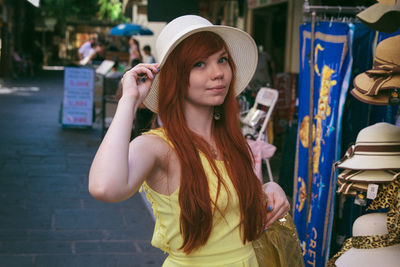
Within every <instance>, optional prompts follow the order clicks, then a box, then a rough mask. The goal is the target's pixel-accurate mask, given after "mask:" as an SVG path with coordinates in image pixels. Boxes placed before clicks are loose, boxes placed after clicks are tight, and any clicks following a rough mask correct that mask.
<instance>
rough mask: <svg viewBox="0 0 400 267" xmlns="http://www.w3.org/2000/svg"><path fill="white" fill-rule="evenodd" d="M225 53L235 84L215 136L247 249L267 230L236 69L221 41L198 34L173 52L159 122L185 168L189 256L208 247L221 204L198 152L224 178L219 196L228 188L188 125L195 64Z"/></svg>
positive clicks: (183, 219) (182, 194) (163, 78)
mask: <svg viewBox="0 0 400 267" xmlns="http://www.w3.org/2000/svg"><path fill="white" fill-rule="evenodd" d="M223 48H225V50H226V51H227V52H228V62H229V65H230V66H231V69H232V73H233V78H232V82H231V84H230V88H229V92H228V94H227V97H226V99H225V101H224V103H223V104H222V105H221V107H220V108H221V110H222V114H223V115H222V118H221V119H220V120H218V121H216V120H214V125H213V136H214V140H215V142H216V145H217V148H218V150H219V151H220V152H221V155H222V156H223V160H224V163H225V166H226V169H227V172H228V174H229V177H230V179H231V181H232V183H233V185H234V187H235V190H236V193H237V194H238V197H239V203H240V204H239V205H240V218H241V226H240V227H241V233H242V240H243V243H245V242H246V241H252V240H255V239H256V238H257V237H258V236H259V235H260V234H261V233H262V231H263V228H264V224H265V207H264V202H263V192H262V187H261V184H260V182H259V180H258V179H257V177H256V175H255V174H254V172H253V167H252V166H253V165H252V164H253V163H252V156H251V154H250V149H249V147H248V145H247V142H246V140H245V138H244V137H243V135H242V132H241V128H240V121H239V116H238V114H239V105H238V103H237V99H236V96H235V94H234V90H233V85H234V83H235V70H236V67H235V64H234V62H233V60H232V58H231V56H230V54H229V50H228V48H227V46H226V44H225V42H224V41H223V39H222V38H221V37H220V36H219V35H217V34H215V33H212V32H199V33H195V34H193V35H191V36H190V37H188V38H186V39H185V40H184V41H182V42H181V43H180V44H179V45H178V46H177V47H176V48H175V49H174V50H173V51H172V52H171V54H170V55H169V57H168V59H167V60H166V62H165V64H164V66H163V67H162V71H161V72H160V74H159V75H160V84H159V88H160V92H159V94H160V95H159V106H158V110H159V116H160V119H161V121H162V123H163V127H164V128H165V129H166V134H167V136H168V138H169V140H171V142H172V144H173V145H174V148H175V151H176V153H177V156H178V158H179V161H180V165H181V179H180V189H179V205H180V208H181V214H180V229H181V233H182V236H183V244H182V247H181V249H183V251H184V252H185V253H190V252H191V251H193V250H194V249H196V248H199V247H200V246H202V245H204V244H205V243H206V242H207V240H208V238H209V236H210V233H211V229H212V226H213V213H214V211H215V210H214V209H213V207H214V208H217V207H216V200H212V199H211V197H210V193H209V187H208V182H207V177H206V174H205V172H204V169H203V166H202V163H201V160H200V156H199V152H198V150H200V151H202V152H203V153H204V154H205V155H206V157H207V159H208V161H209V162H210V164H211V166H212V168H213V170H214V172H215V173H216V175H217V177H218V188H217V192H218V193H219V192H220V189H221V186H224V187H225V184H224V182H223V180H222V178H221V175H220V174H219V172H218V168H217V167H216V165H215V161H214V155H213V153H212V150H211V148H210V146H209V145H208V144H207V142H206V141H205V140H204V139H203V138H201V137H200V136H199V135H197V134H195V133H194V132H192V131H191V130H190V129H189V128H188V126H187V124H186V121H185V115H184V112H183V111H184V109H183V106H184V99H185V94H186V92H187V88H188V86H189V75H190V71H191V69H192V68H193V66H194V64H195V63H196V62H197V61H199V60H200V59H202V58H205V57H208V56H210V55H212V54H214V53H216V52H218V51H220V50H221V49H223ZM218 193H217V198H218ZM217 209H218V208H217Z"/></svg>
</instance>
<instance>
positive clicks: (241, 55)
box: [143, 15, 258, 113]
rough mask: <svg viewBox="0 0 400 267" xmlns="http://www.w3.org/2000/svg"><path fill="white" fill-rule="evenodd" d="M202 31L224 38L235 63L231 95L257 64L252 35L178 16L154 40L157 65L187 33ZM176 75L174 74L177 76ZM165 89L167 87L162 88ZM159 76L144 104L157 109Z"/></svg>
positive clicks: (189, 16)
mask: <svg viewBox="0 0 400 267" xmlns="http://www.w3.org/2000/svg"><path fill="white" fill-rule="evenodd" d="M203 31H210V32H214V33H216V34H218V35H219V36H221V38H222V39H223V40H224V41H225V43H226V45H227V47H228V49H229V52H230V54H231V56H232V58H233V61H234V62H235V64H236V82H235V88H234V90H235V95H239V94H240V92H242V91H243V89H244V88H245V87H246V86H247V84H248V83H249V81H250V80H251V78H252V77H253V75H254V72H255V70H256V67H257V60H258V53H257V46H256V44H255V42H254V40H253V38H252V37H251V36H250V35H249V34H248V33H246V32H244V31H242V30H240V29H237V28H233V27H228V26H222V25H213V24H211V22H209V21H208V20H206V19H205V18H202V17H200V16H195V15H185V16H181V17H178V18H176V19H174V20H172V21H171V22H170V23H168V24H167V25H166V26H165V27H164V29H163V30H162V31H161V33H160V35H159V36H158V38H157V41H156V51H157V55H158V58H159V60H160V69H161V72H162V71H163V69H162V67H163V65H164V63H165V61H166V60H167V58H168V56H169V55H170V53H171V52H172V51H173V50H174V48H175V47H176V46H177V45H178V44H179V43H180V42H182V41H183V40H184V39H185V38H187V37H188V36H190V35H192V34H194V33H197V32H203ZM178 78H179V77H177V79H178ZM166 89H167V88H166ZM158 90H159V77H158V75H157V76H156V77H155V79H154V81H153V84H152V86H151V88H150V92H149V94H148V95H147V97H146V98H145V100H144V102H143V103H144V105H145V106H146V107H147V108H149V109H150V110H152V111H153V112H155V113H158Z"/></svg>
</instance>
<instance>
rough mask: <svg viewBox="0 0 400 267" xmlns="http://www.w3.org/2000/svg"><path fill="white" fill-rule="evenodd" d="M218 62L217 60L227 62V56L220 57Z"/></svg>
mask: <svg viewBox="0 0 400 267" xmlns="http://www.w3.org/2000/svg"><path fill="white" fill-rule="evenodd" d="M218 62H219V63H225V62H228V58H227V57H221V58H220V59H219V60H218Z"/></svg>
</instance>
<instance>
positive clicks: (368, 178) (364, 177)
mask: <svg viewBox="0 0 400 267" xmlns="http://www.w3.org/2000/svg"><path fill="white" fill-rule="evenodd" d="M396 174H400V169H399V170H343V171H342V172H341V173H340V174H339V175H338V181H339V180H340V181H342V182H354V183H367V184H368V183H378V184H379V183H389V182H391V181H393V180H394V179H395V177H396Z"/></svg>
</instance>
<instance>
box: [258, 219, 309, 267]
mask: <svg viewBox="0 0 400 267" xmlns="http://www.w3.org/2000/svg"><path fill="white" fill-rule="evenodd" d="M253 248H254V251H255V253H256V256H257V261H258V264H259V266H260V267H304V259H303V254H302V252H301V248H300V240H299V237H298V234H297V230H296V226H295V225H294V222H293V219H292V217H291V216H290V215H289V214H287V215H286V216H285V217H283V218H282V219H279V220H277V221H276V222H274V223H273V224H272V225H271V226H270V227H268V229H267V230H266V231H265V232H264V234H262V236H261V237H260V238H259V239H257V240H256V241H253Z"/></svg>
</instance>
